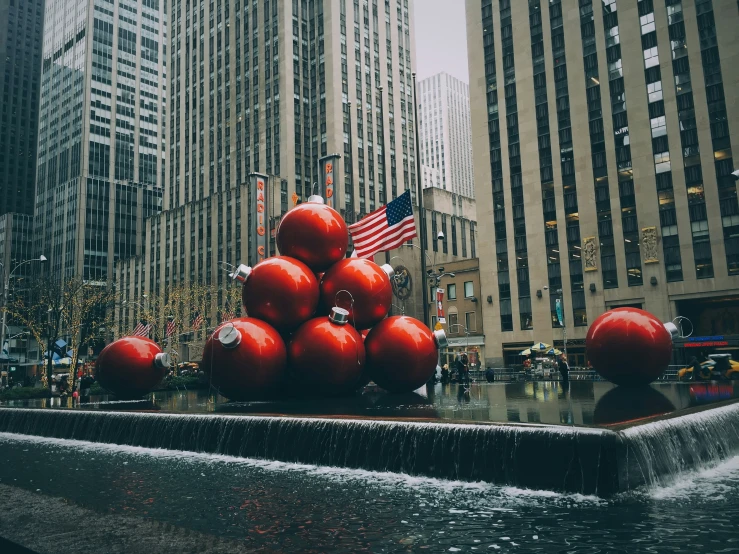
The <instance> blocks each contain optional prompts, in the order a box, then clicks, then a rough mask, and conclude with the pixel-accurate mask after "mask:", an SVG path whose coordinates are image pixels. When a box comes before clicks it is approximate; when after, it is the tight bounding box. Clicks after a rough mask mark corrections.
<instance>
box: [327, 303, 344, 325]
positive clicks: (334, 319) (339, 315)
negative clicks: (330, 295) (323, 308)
mask: <svg viewBox="0 0 739 554" xmlns="http://www.w3.org/2000/svg"><path fill="white" fill-rule="evenodd" d="M328 320H329V321H330V322H331V323H334V324H336V325H346V323H347V322H348V321H349V310H345V309H344V308H339V307H338V306H334V307H333V308H331V314H330V315H329V316H328Z"/></svg>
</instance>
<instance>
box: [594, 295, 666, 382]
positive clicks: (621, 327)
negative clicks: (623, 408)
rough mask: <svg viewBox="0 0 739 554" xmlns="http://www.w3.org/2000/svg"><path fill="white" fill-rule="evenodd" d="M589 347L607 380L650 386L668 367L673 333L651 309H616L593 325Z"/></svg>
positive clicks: (596, 366) (597, 365)
mask: <svg viewBox="0 0 739 554" xmlns="http://www.w3.org/2000/svg"><path fill="white" fill-rule="evenodd" d="M585 350H586V354H587V357H588V360H589V361H590V363H591V364H592V366H593V368H594V369H595V371H597V372H598V373H599V374H600V375H601V376H602V377H604V378H605V379H608V380H609V381H611V382H612V383H615V384H617V385H626V386H638V385H646V384H648V383H651V382H652V381H654V380H655V379H658V378H659V377H660V376H661V375H662V374H663V373H664V372H665V370H666V369H667V366H668V364H669V363H670V358H671V357H672V336H671V335H670V333H669V331H667V329H665V326H664V324H663V323H662V322H661V321H660V320H659V319H657V318H656V317H654V316H653V315H652V314H650V313H649V312H645V311H644V310H639V309H637V308H616V309H614V310H610V311H608V312H606V313H604V314H602V315H601V316H600V317H598V318H597V319H596V320H595V321H594V322H593V324H592V325H591V326H590V329H588V335H587V337H586V339H585Z"/></svg>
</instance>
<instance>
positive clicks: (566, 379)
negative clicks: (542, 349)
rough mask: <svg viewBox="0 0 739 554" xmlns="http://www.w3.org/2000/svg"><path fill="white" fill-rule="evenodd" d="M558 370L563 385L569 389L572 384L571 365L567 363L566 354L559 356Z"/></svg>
mask: <svg viewBox="0 0 739 554" xmlns="http://www.w3.org/2000/svg"><path fill="white" fill-rule="evenodd" d="M558 369H559V374H560V376H561V377H562V385H563V386H564V387H567V386H568V385H569V384H570V365H569V364H568V363H567V360H566V359H565V355H564V354H561V355H560V356H559V363H558Z"/></svg>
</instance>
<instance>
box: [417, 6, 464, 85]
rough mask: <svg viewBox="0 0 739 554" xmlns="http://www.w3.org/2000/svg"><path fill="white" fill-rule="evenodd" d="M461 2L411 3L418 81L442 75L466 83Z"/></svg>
mask: <svg viewBox="0 0 739 554" xmlns="http://www.w3.org/2000/svg"><path fill="white" fill-rule="evenodd" d="M464 5H465V2H464V0H415V6H416V7H415V11H416V14H415V15H416V17H415V20H416V25H415V31H416V60H417V68H416V72H417V73H418V78H419V80H421V79H425V78H426V77H430V76H431V75H435V74H436V73H439V72H441V71H445V72H447V73H449V74H450V75H453V76H454V77H456V78H457V79H461V80H462V81H464V82H465V83H469V82H470V80H469V75H468V73H469V71H468V68H467V29H466V19H465V13H464Z"/></svg>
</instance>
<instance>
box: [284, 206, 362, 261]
mask: <svg viewBox="0 0 739 554" xmlns="http://www.w3.org/2000/svg"><path fill="white" fill-rule="evenodd" d="M348 245H349V232H348V231H347V228H346V223H344V219H343V218H342V217H341V215H340V214H339V212H337V211H336V210H334V209H333V208H331V207H329V206H327V205H325V204H319V203H317V202H306V203H305V204H300V205H299V206H296V207H294V208H293V209H292V210H290V211H289V212H287V213H286V214H285V215H284V216H283V217H282V220H281V221H280V225H279V227H278V228H277V248H279V250H280V254H282V255H283V256H290V257H293V258H296V259H298V260H300V261H301V262H303V263H304V264H305V265H307V266H308V267H310V268H311V269H312V270H313V271H315V272H319V273H320V272H321V271H326V270H327V269H328V268H329V267H331V266H332V265H333V264H335V263H336V262H338V261H339V260H341V259H343V258H344V256H346V249H347V246H348Z"/></svg>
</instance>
